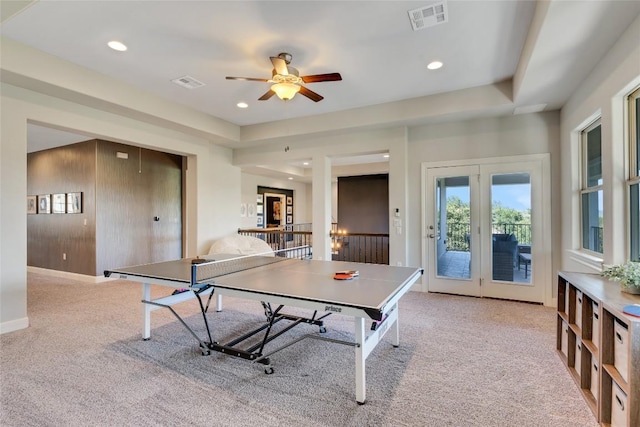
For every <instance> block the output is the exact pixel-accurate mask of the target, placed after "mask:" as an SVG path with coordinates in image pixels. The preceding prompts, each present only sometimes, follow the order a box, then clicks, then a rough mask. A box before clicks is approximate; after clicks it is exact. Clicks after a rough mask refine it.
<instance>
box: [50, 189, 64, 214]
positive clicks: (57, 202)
mask: <svg viewBox="0 0 640 427" xmlns="http://www.w3.org/2000/svg"><path fill="white" fill-rule="evenodd" d="M66 204H67V195H66V194H64V193H60V194H54V195H53V196H52V198H51V212H53V213H65V212H66Z"/></svg>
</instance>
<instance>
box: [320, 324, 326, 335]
mask: <svg viewBox="0 0 640 427" xmlns="http://www.w3.org/2000/svg"><path fill="white" fill-rule="evenodd" d="M325 332H327V328H325V327H324V326H320V333H321V334H324V333H325Z"/></svg>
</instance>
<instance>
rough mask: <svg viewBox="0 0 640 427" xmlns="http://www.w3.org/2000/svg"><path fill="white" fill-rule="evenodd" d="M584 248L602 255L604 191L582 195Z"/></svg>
mask: <svg viewBox="0 0 640 427" xmlns="http://www.w3.org/2000/svg"><path fill="white" fill-rule="evenodd" d="M582 247H583V248H584V249H588V250H590V251H593V252H597V253H600V254H601V253H602V190H599V191H592V192H589V193H583V194H582Z"/></svg>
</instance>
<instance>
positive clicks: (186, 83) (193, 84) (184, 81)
mask: <svg viewBox="0 0 640 427" xmlns="http://www.w3.org/2000/svg"><path fill="white" fill-rule="evenodd" d="M171 81H172V82H173V83H175V84H177V85H178V86H182V87H184V88H187V89H196V88H199V87H201V86H204V85H205V84H204V83H202V82H201V81H199V80H196V79H194V78H193V77H191V76H182V77H178V78H177V79H173V80H171Z"/></svg>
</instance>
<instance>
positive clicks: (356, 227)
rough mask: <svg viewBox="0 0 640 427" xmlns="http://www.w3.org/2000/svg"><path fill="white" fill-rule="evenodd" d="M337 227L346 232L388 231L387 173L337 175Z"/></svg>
mask: <svg viewBox="0 0 640 427" xmlns="http://www.w3.org/2000/svg"><path fill="white" fill-rule="evenodd" d="M338 227H340V228H341V229H346V230H347V231H348V232H349V233H389V175H388V174H379V175H362V176H349V177H339V178H338Z"/></svg>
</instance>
